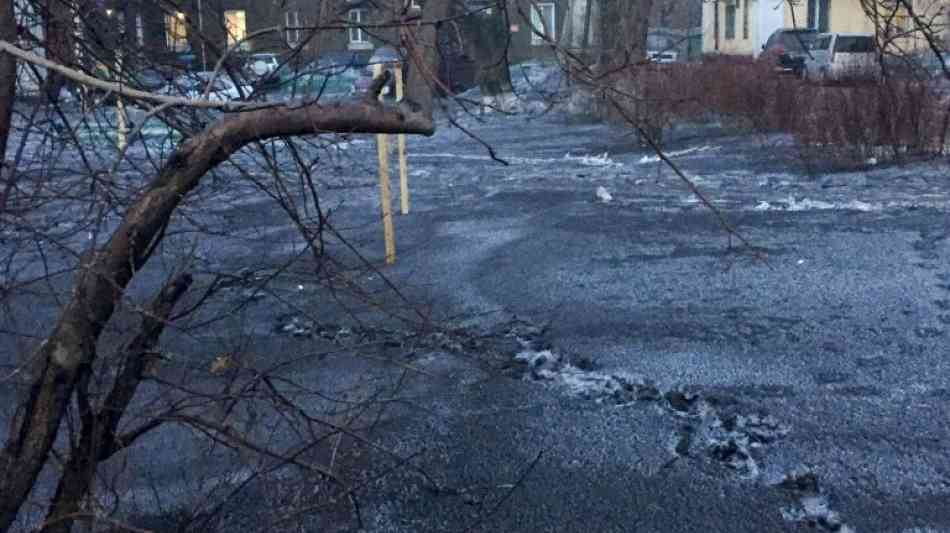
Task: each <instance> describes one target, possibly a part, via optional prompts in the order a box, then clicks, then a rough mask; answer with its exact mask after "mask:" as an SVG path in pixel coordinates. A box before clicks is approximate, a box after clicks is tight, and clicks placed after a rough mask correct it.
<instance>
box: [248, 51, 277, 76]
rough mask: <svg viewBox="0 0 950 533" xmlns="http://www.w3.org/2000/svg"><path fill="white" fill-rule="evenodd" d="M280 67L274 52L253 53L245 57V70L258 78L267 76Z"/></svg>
mask: <svg viewBox="0 0 950 533" xmlns="http://www.w3.org/2000/svg"><path fill="white" fill-rule="evenodd" d="M279 67H280V61H278V60H277V56H276V55H274V54H254V55H252V56H251V57H249V58H248V59H247V70H248V72H249V73H251V74H253V75H254V76H256V77H258V78H263V77H264V76H269V75H271V74H273V73H275V72H277V69H278V68H279Z"/></svg>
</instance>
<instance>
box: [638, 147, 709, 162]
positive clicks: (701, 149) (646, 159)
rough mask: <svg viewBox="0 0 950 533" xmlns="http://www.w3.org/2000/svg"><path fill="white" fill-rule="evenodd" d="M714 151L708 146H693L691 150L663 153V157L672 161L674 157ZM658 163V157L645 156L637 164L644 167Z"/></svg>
mask: <svg viewBox="0 0 950 533" xmlns="http://www.w3.org/2000/svg"><path fill="white" fill-rule="evenodd" d="M715 149H716V147H715V146H709V145H705V146H695V147H693V148H686V149H685V150H677V151H674V152H663V155H665V156H666V157H667V158H668V159H672V158H674V157H680V156H684V155H689V154H696V153H699V152H708V151H709V150H715ZM660 161H661V159H660V156H658V155H645V156H643V157H641V158H640V161H639V163H640V164H641V165H646V164H649V163H659V162H660Z"/></svg>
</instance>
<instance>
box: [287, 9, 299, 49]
mask: <svg viewBox="0 0 950 533" xmlns="http://www.w3.org/2000/svg"><path fill="white" fill-rule="evenodd" d="M284 27H285V28H287V29H286V30H285V36H286V38H287V45H288V46H297V43H299V42H300V11H288V12H286V13H284Z"/></svg>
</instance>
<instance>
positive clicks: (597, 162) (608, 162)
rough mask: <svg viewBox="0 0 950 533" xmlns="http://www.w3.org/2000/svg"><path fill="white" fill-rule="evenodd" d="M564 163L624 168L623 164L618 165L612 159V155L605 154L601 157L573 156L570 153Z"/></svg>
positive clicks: (566, 155)
mask: <svg viewBox="0 0 950 533" xmlns="http://www.w3.org/2000/svg"><path fill="white" fill-rule="evenodd" d="M564 161H570V162H573V163H577V164H579V165H583V166H585V167H622V166H623V164H621V163H617V162H616V161H614V160H613V159H611V158H610V154H608V153H607V152H604V153H602V154H600V155H572V154H571V153H570V152H568V153H566V154H564Z"/></svg>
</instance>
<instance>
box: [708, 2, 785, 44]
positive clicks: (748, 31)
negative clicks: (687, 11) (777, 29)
mask: <svg viewBox="0 0 950 533" xmlns="http://www.w3.org/2000/svg"><path fill="white" fill-rule="evenodd" d="M766 4H767V2H766V1H765V0H735V2H734V3H733V5H735V13H736V15H735V34H734V37H732V38H728V37H727V32H726V29H727V28H726V13H727V9H728V5H729V3H728V2H725V1H723V2H706V3H704V4H703V25H702V30H703V53H705V54H725V55H745V56H755V55H757V54H758V50H760V49H761V43H762V42H764V40H763V38H762V37H761V35H763V34H764V33H766V32H767V33H768V34H771V31H769V30H768V28H765V27H763V25H764V23H766V22H769V21H770V20H771V18H768V17H763V16H762V15H761V13H760V10H761V9H762V8H763V7H764V6H765V5H766ZM717 10H718V12H719V17H718V25H717V23H716V11H717ZM717 28H718V42H717ZM764 38H765V39H767V38H768V35H765V37H764Z"/></svg>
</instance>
